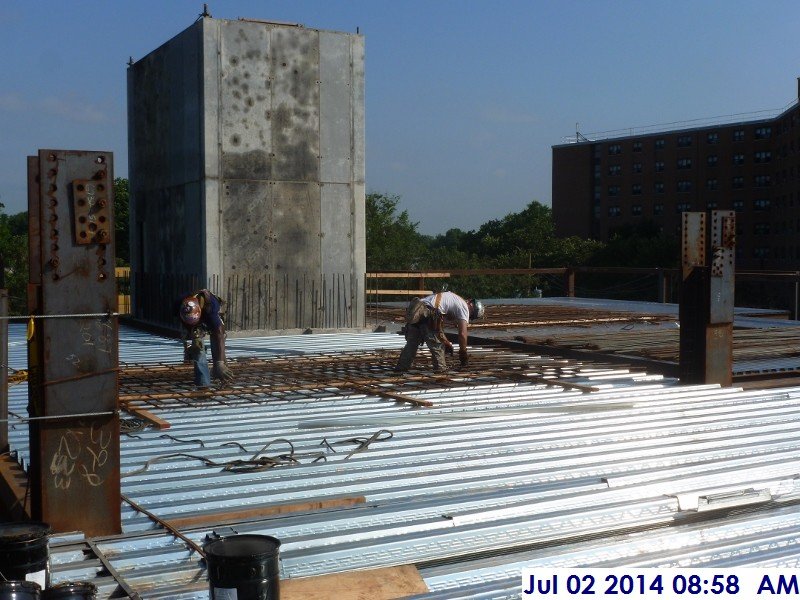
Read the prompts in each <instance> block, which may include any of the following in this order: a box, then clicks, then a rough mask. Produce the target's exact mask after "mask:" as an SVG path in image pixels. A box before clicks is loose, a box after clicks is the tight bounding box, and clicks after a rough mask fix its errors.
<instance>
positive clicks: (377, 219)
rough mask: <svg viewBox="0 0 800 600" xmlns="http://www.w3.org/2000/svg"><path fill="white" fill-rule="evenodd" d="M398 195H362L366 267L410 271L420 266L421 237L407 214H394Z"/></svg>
mask: <svg viewBox="0 0 800 600" xmlns="http://www.w3.org/2000/svg"><path fill="white" fill-rule="evenodd" d="M399 202H400V197H399V196H396V195H388V194H379V193H372V194H367V197H366V211H365V212H366V223H365V229H366V238H367V270H368V271H396V270H414V269H418V268H420V266H421V260H422V258H423V256H424V255H425V249H426V246H425V242H424V239H423V236H422V235H420V234H419V233H418V232H417V225H418V223H413V222H412V221H411V219H409V217H408V211H405V210H404V211H403V212H401V213H399V214H398V213H397V205H398V204H399Z"/></svg>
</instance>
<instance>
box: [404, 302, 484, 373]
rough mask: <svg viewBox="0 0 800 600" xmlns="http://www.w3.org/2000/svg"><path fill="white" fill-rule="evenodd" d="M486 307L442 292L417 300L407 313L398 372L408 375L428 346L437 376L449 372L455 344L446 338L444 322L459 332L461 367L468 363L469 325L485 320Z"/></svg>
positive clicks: (410, 303)
mask: <svg viewBox="0 0 800 600" xmlns="http://www.w3.org/2000/svg"><path fill="white" fill-rule="evenodd" d="M483 314H484V308H483V303H482V302H480V301H479V300H475V299H471V300H464V299H463V298H462V297H461V296H459V295H458V294H454V293H453V292H439V293H438V294H432V295H430V296H426V297H425V298H415V299H414V300H412V301H411V302H409V304H408V308H407V309H406V327H405V331H406V345H405V347H404V348H403V351H402V352H401V353H400V359H399V360H398V361H397V366H395V368H394V370H395V371H406V370H408V368H409V367H410V366H411V363H412V362H414V357H415V356H416V355H417V349H418V348H419V347H420V346H421V345H422V343H423V342H425V343H426V344H427V345H428V348H429V349H430V351H431V356H432V358H433V370H434V372H436V373H445V372H447V361H446V360H445V352H447V353H448V354H453V344H451V343H450V341H449V340H448V339H447V337H445V335H444V331H443V329H442V327H443V325H444V321H445V320H446V321H448V322H449V323H452V324H454V325H455V326H456V327H457V328H458V358H459V361H460V363H461V366H462V367H466V366H467V363H468V357H467V324H468V323H469V322H470V321H474V320H475V319H480V318H481V317H483Z"/></svg>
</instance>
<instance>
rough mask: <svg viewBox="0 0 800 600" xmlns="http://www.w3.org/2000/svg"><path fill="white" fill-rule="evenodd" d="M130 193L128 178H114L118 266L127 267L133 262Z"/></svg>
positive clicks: (115, 236)
mask: <svg viewBox="0 0 800 600" xmlns="http://www.w3.org/2000/svg"><path fill="white" fill-rule="evenodd" d="M129 200H130V194H129V192H128V180H127V179H124V178H122V177H115V178H114V245H115V248H116V255H117V265H116V266H118V267H127V266H128V265H130V263H131V249H130V232H129V229H128V227H129V226H128V218H129V216H130V212H129Z"/></svg>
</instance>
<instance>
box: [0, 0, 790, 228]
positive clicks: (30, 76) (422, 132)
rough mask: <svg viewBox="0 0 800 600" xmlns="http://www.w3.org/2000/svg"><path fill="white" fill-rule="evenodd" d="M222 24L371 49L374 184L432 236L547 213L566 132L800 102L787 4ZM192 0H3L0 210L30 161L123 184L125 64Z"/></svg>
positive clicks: (472, 11) (527, 7) (18, 207)
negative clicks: (558, 147) (353, 36)
mask: <svg viewBox="0 0 800 600" xmlns="http://www.w3.org/2000/svg"><path fill="white" fill-rule="evenodd" d="M208 4H209V9H210V11H211V13H212V15H213V16H214V17H216V18H224V19H236V18H238V17H247V18H254V19H272V20H280V21H290V22H299V23H303V24H304V25H306V26H307V27H311V28H317V29H331V30H338V31H350V32H355V30H356V27H358V28H360V31H361V33H363V34H364V35H365V38H366V157H367V189H368V191H376V192H386V193H390V194H398V195H400V196H401V197H402V199H401V208H403V209H407V210H408V211H409V213H410V216H411V218H412V220H414V221H418V222H419V230H420V231H421V232H423V233H429V234H435V233H442V232H444V231H446V230H447V229H450V228H451V227H458V228H461V229H465V230H467V229H475V228H477V227H479V226H480V225H481V224H482V223H484V222H485V221H487V220H489V219H494V218H501V217H502V216H504V215H506V214H508V213H509V212H515V211H519V210H521V209H522V208H523V207H524V206H525V205H526V204H527V203H529V202H530V201H531V200H538V201H540V202H542V203H544V204H548V205H549V204H550V200H551V188H550V185H551V146H553V145H554V144H559V143H561V142H562V139H563V138H564V137H565V136H569V135H572V134H574V131H575V124H576V123H580V129H581V131H582V132H584V133H589V132H597V131H605V130H614V129H621V128H630V127H639V126H647V125H653V124H659V123H670V122H674V121H682V120H688V119H698V118H705V117H716V116H721V115H729V114H734V113H746V112H750V111H760V110H768V109H780V108H783V107H785V106H786V105H787V104H788V103H790V102H791V101H792V100H794V99H795V98H796V97H797V81H796V78H797V77H798V76H800V56H799V55H800V43H799V42H798V38H797V27H798V22H800V3H797V2H795V1H791V2H790V1H786V2H783V1H781V2H779V1H764V2H751V1H748V2H743V1H738V0H728V1H700V0H693V1H683V0H679V1H672V2H654V1H643V0H640V1H636V2H632V1H625V0H620V1H613V2H612V1H604V0H596V1H591V2H590V1H568V0H562V1H535V0H528V1H521V0H495V1H493V2H488V1H477V0H471V1H467V0H462V1H452V0H439V1H437V0H428V1H417V0H408V1H402V0H394V1H391V2H389V1H383V0H352V1H349V2H345V1H337V0H293V1H270V0H260V1H257V0H225V1H222V0H211V1H210V2H208ZM202 5H203V3H202V2H198V1H195V0H191V1H188V0H135V1H134V0H130V1H126V2H122V1H112V0H105V1H99V0H98V1H89V0H69V1H66V0H59V1H52V0H37V1H30V0H0V57H2V58H0V60H1V61H2V63H1V64H2V67H0V81H1V82H2V84H1V85H0V202H3V203H4V204H5V205H6V208H5V211H6V212H7V213H9V214H13V213H16V212H20V211H22V210H26V193H27V192H26V186H27V183H26V176H25V157H26V156H27V155H29V154H34V153H35V152H36V150H37V149H39V148H61V149H75V150H110V151H112V152H114V156H115V167H116V168H115V174H116V175H117V176H123V177H125V176H127V172H128V170H127V123H126V75H125V71H126V63H127V61H128V58H129V57H133V58H134V59H135V60H138V59H139V58H141V57H143V56H144V55H146V54H147V53H148V52H150V51H152V50H154V49H155V48H157V47H158V46H159V45H161V44H162V43H164V42H165V41H167V40H168V39H170V38H172V37H173V36H175V35H176V34H177V33H179V32H180V31H182V30H183V29H185V28H186V27H188V26H189V25H190V24H191V23H192V22H193V21H194V19H195V18H196V17H197V15H198V13H200V12H201V10H202Z"/></svg>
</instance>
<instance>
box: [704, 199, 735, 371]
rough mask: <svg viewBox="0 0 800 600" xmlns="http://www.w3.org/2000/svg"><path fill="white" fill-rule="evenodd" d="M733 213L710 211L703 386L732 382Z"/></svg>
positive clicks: (728, 211)
mask: <svg viewBox="0 0 800 600" xmlns="http://www.w3.org/2000/svg"><path fill="white" fill-rule="evenodd" d="M735 250H736V213H735V212H734V211H732V210H713V211H711V257H710V258H711V266H710V273H709V275H710V281H709V292H710V296H709V304H710V306H709V322H708V327H707V328H706V383H719V384H720V385H724V386H729V385H731V383H732V379H733V308H734V279H735V271H736V269H735V264H734V258H735Z"/></svg>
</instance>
